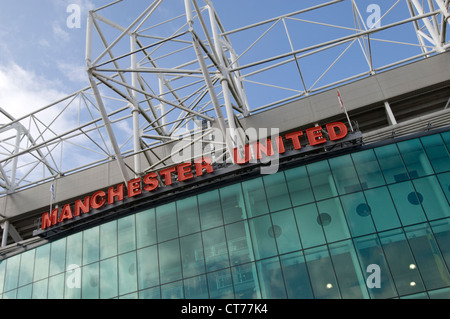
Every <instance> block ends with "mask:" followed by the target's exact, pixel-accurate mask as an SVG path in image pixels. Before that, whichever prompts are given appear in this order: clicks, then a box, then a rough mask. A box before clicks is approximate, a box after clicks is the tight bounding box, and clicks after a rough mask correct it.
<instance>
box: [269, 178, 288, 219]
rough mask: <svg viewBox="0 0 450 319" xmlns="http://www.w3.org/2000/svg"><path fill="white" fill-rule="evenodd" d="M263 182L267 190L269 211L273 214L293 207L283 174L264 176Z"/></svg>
mask: <svg viewBox="0 0 450 319" xmlns="http://www.w3.org/2000/svg"><path fill="white" fill-rule="evenodd" d="M263 181H264V186H265V188H266V195H267V202H268V203H269V210H270V211H271V212H276V211H279V210H282V209H286V208H289V207H291V199H290V198H289V192H288V189H287V186H286V180H285V178H284V173H283V172H278V173H276V174H271V175H266V176H264V178H263Z"/></svg>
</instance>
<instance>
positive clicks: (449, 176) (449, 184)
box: [437, 173, 450, 203]
mask: <svg viewBox="0 0 450 319" xmlns="http://www.w3.org/2000/svg"><path fill="white" fill-rule="evenodd" d="M437 177H438V179H439V183H440V184H441V187H442V190H443V191H444V194H445V197H447V201H448V202H449V203H450V173H445V174H439V175H437Z"/></svg>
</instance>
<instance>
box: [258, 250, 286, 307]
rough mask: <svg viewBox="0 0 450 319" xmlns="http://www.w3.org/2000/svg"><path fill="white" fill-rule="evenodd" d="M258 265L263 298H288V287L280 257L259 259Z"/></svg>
mask: <svg viewBox="0 0 450 319" xmlns="http://www.w3.org/2000/svg"><path fill="white" fill-rule="evenodd" d="M256 267H257V269H258V277H259V284H260V286H261V295H262V298H264V299H284V298H286V289H285V286H284V281H283V275H282V273H281V266H280V261H279V260H278V257H274V258H270V259H265V260H261V261H258V262H257V263H256Z"/></svg>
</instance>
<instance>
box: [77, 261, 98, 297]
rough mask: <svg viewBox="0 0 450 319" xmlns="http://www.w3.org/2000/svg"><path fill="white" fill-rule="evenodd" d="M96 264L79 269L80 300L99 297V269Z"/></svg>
mask: <svg viewBox="0 0 450 319" xmlns="http://www.w3.org/2000/svg"><path fill="white" fill-rule="evenodd" d="M98 265H99V264H98V262H97V263H93V264H90V265H87V266H84V267H83V268H81V298H82V299H98V297H99V287H98V285H99V278H98V274H99V269H98Z"/></svg>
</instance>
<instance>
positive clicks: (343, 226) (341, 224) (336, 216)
mask: <svg viewBox="0 0 450 319" xmlns="http://www.w3.org/2000/svg"><path fill="white" fill-rule="evenodd" d="M317 208H318V210H319V214H324V213H326V214H328V215H330V217H331V222H330V223H329V224H328V225H326V226H324V227H323V229H324V231H325V237H326V239H327V242H329V243H330V242H334V241H337V240H342V239H346V238H350V232H349V230H348V226H347V221H346V219H345V215H344V212H343V211H342V207H341V203H340V201H339V198H331V199H327V200H324V201H321V202H318V203H317Z"/></svg>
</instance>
